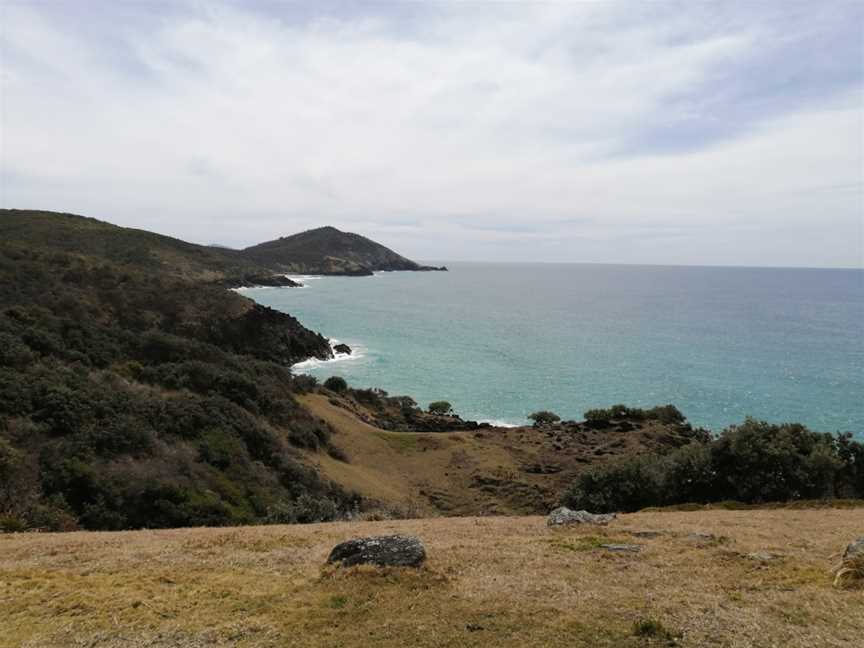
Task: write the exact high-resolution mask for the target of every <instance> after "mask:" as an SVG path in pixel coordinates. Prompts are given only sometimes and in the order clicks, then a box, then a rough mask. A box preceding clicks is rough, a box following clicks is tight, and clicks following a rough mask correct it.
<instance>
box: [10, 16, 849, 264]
mask: <svg viewBox="0 0 864 648" xmlns="http://www.w3.org/2000/svg"><path fill="white" fill-rule="evenodd" d="M829 4H831V7H830V10H828V9H825V8H824V7H818V8H817V7H813V6H812V5H811V4H804V3H790V2H782V3H770V2H760V3H747V4H744V5H740V4H733V3H644V4H634V3H622V4H618V3H572V4H563V3H562V4H555V3H545V4H506V5H490V4H486V3H482V4H481V3H477V4H467V3H466V4H456V3H448V4H422V5H420V4H418V5H408V4H405V5H397V4H392V5H391V4H386V5H377V4H375V5H358V4H355V3H332V4H324V5H320V6H317V7H316V8H315V9H311V8H310V7H311V5H305V4H304V5H295V4H290V3H261V4H248V3H225V4H207V3H198V2H195V3H189V4H166V5H129V4H126V3H119V4H118V3H111V4H109V3H105V4H101V3H92V4H88V5H87V7H88V8H89V10H88V11H87V12H85V13H83V14H82V13H79V12H77V11H75V12H73V11H71V10H69V9H65V10H64V8H63V7H62V6H60V5H54V4H45V5H6V6H5V7H4V11H5V14H6V15H5V20H4V24H5V27H4V28H3V29H2V33H0V74H2V92H3V103H2V115H0V136H2V139H0V174H2V176H0V183H2V184H0V201H2V204H3V205H4V206H17V207H39V208H49V209H58V210H63V211H75V212H79V213H85V214H87V215H91V216H95V217H99V218H104V219H107V220H111V221H113V222H119V223H122V224H129V225H135V226H138V227H145V228H150V229H154V230H157V231H162V232H165V233H170V234H173V235H177V236H181V237H184V238H187V239H191V240H198V241H204V242H212V241H219V242H223V243H227V244H232V245H243V244H249V243H252V242H256V241H259V240H264V239H268V238H273V237H275V236H278V235H283V234H285V233H290V232H293V231H297V230H300V229H303V228H306V227H311V226H316V225H320V224H324V223H330V224H335V225H337V226H340V227H346V228H349V229H352V230H355V231H361V232H363V233H365V234H368V235H371V236H375V237H378V238H380V239H381V240H382V241H384V242H385V243H388V244H391V245H393V246H395V247H397V249H399V250H400V251H401V252H403V253H406V254H410V255H412V256H416V257H420V258H427V259H444V260H447V259H457V258H466V259H467V258H480V259H488V260H496V259H497V260H554V261H568V260H569V261H609V262H627V261H630V262H640V263H646V262H647V263H651V262H653V263H721V264H745V265H844V266H850V265H862V238H861V236H862V235H861V227H862V225H861V214H862V196H861V183H862V178H861V169H862V125H861V115H862V109H861V99H862V94H861V93H862V76H864V75H862V62H861V57H860V43H861V38H862V36H864V34H862V25H864V12H862V8H861V6H860V5H858V4H857V3H856V4H853V3H843V2H834V3H829ZM814 232H816V233H818V235H819V237H820V239H821V241H820V242H821V244H820V245H814ZM768 239H770V240H771V243H770V244H768V243H766V240H768Z"/></svg>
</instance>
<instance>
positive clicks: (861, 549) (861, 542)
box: [843, 536, 864, 561]
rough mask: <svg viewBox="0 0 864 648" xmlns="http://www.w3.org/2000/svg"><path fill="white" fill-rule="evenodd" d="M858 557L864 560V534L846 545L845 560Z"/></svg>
mask: <svg viewBox="0 0 864 648" xmlns="http://www.w3.org/2000/svg"><path fill="white" fill-rule="evenodd" d="M856 558H857V559H859V560H864V536H862V537H860V538H858V539H857V540H856V541H855V542H853V543H851V544H850V545H849V546H848V547H846V551H845V552H844V553H843V560H844V561H846V560H853V559H856Z"/></svg>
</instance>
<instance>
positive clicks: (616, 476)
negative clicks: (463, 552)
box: [563, 419, 864, 512]
mask: <svg viewBox="0 0 864 648" xmlns="http://www.w3.org/2000/svg"><path fill="white" fill-rule="evenodd" d="M862 461H864V444H861V443H859V442H856V441H853V440H852V439H851V438H850V437H849V436H848V435H840V436H837V437H834V436H833V435H830V434H821V433H817V432H812V431H810V430H809V429H807V428H806V427H805V426H803V425H800V424H797V423H785V424H782V425H773V424H770V423H766V422H764V421H756V420H753V419H747V420H746V421H745V422H744V423H743V424H742V425H739V426H732V427H730V428H727V429H726V430H724V431H723V433H722V434H721V435H720V437H719V438H717V439H714V440H709V441H706V442H696V443H692V444H690V445H687V446H684V447H682V448H679V449H677V450H674V451H673V452H671V453H669V454H666V455H656V454H651V455H642V456H638V457H631V458H628V459H624V460H622V461H618V462H615V463H609V464H604V465H600V466H595V467H593V468H590V469H588V470H586V471H585V472H584V473H582V474H581V475H579V477H578V478H577V479H576V481H575V482H574V483H573V485H572V486H571V487H570V488H569V489H568V491H567V492H566V493H565V495H564V498H563V500H564V503H565V504H566V505H567V506H570V507H572V508H587V509H589V510H594V511H603V512H605V511H635V510H638V509H640V508H645V507H648V506H669V505H674V504H683V503H689V502H698V503H702V504H706V503H712V502H722V501H726V500H730V501H737V502H744V503H747V504H758V503H764V502H777V501H787V500H799V499H821V498H832V497H836V496H838V495H841V496H843V497H852V498H861V497H864V484H862V482H861V473H862V470H864V463H862Z"/></svg>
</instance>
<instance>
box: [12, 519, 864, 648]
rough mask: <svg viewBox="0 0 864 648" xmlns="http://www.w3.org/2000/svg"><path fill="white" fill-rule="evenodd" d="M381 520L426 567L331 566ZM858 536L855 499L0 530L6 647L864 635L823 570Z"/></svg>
mask: <svg viewBox="0 0 864 648" xmlns="http://www.w3.org/2000/svg"><path fill="white" fill-rule="evenodd" d="M640 531H656V532H659V534H658V535H656V536H654V537H642V536H641V535H640V534H638V533H637V532H640ZM389 533H407V534H416V535H418V536H420V537H421V538H422V539H423V541H424V542H425V544H426V548H427V552H428V556H429V559H428V561H427V564H426V567H425V568H423V569H421V570H410V569H403V570H399V569H389V570H388V569H378V568H353V569H347V570H343V569H335V568H332V567H327V566H325V560H326V557H327V554H328V553H329V551H330V549H331V548H332V547H333V545H335V544H336V543H337V542H340V541H342V540H345V539H347V538H350V537H356V536H362V535H379V534H389ZM693 533H698V534H713V535H715V536H717V538H716V539H706V538H702V539H694V538H692V537H690V534H693ZM861 535H864V509H861V508H858V509H803V510H794V509H784V510H752V511H723V510H710V511H695V512H654V513H636V514H631V515H622V516H620V517H619V518H618V519H617V520H615V521H614V522H613V523H612V524H610V525H609V526H608V527H580V528H572V527H571V528H567V529H549V528H547V527H546V525H545V520H544V519H543V518H541V517H485V518H483V517H481V518H477V517H473V518H432V519H423V520H401V521H382V522H339V523H329V524H316V525H308V526H269V527H246V528H200V529H176V530H165V531H130V532H117V533H108V532H105V533H95V532H81V533H65V534H10V535H5V536H4V535H0V630H2V632H0V646H16V647H17V646H26V647H40V648H41V647H46V648H47V647H55V646H56V647H64V648H65V647H69V646H94V647H96V646H98V647H105V648H108V647H115V646H124V647H126V646H148V647H167V646H181V647H198V646H484V647H485V646H585V647H595V646H615V647H618V646H624V647H627V646H665V645H677V646H729V647H733V646H734V647H739V646H740V647H743V646H758V647H760V648H761V647H770V646H782V647H783V648H793V647H801V648H813V647H822V646H826V647H827V646H844V647H855V646H864V590H862V589H857V590H856V589H852V590H839V589H835V588H833V587H832V578H833V577H832V574H831V569H832V567H834V566H835V565H836V564H837V562H838V561H839V557H840V554H841V553H842V551H843V549H844V548H845V546H846V544H847V543H849V542H850V541H851V540H852V539H854V538H855V537H859V536H861ZM604 542H624V543H638V544H641V545H643V547H642V550H641V552H639V553H611V552H609V551H607V550H605V549H602V548H600V547H599V545H600V544H602V543H604ZM750 553H763V554H764V553H768V554H772V555H773V556H774V557H773V558H772V559H770V560H764V558H765V556H763V557H762V559H760V558H758V557H751V556H748V555H747V554H750Z"/></svg>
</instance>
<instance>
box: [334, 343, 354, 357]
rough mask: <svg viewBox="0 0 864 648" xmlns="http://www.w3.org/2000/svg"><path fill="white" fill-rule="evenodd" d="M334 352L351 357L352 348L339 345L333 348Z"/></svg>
mask: <svg viewBox="0 0 864 648" xmlns="http://www.w3.org/2000/svg"><path fill="white" fill-rule="evenodd" d="M333 352H334V353H343V354H345V355H351V347H349V346H348V345H347V344H337V345H336V346H334V347H333Z"/></svg>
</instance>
